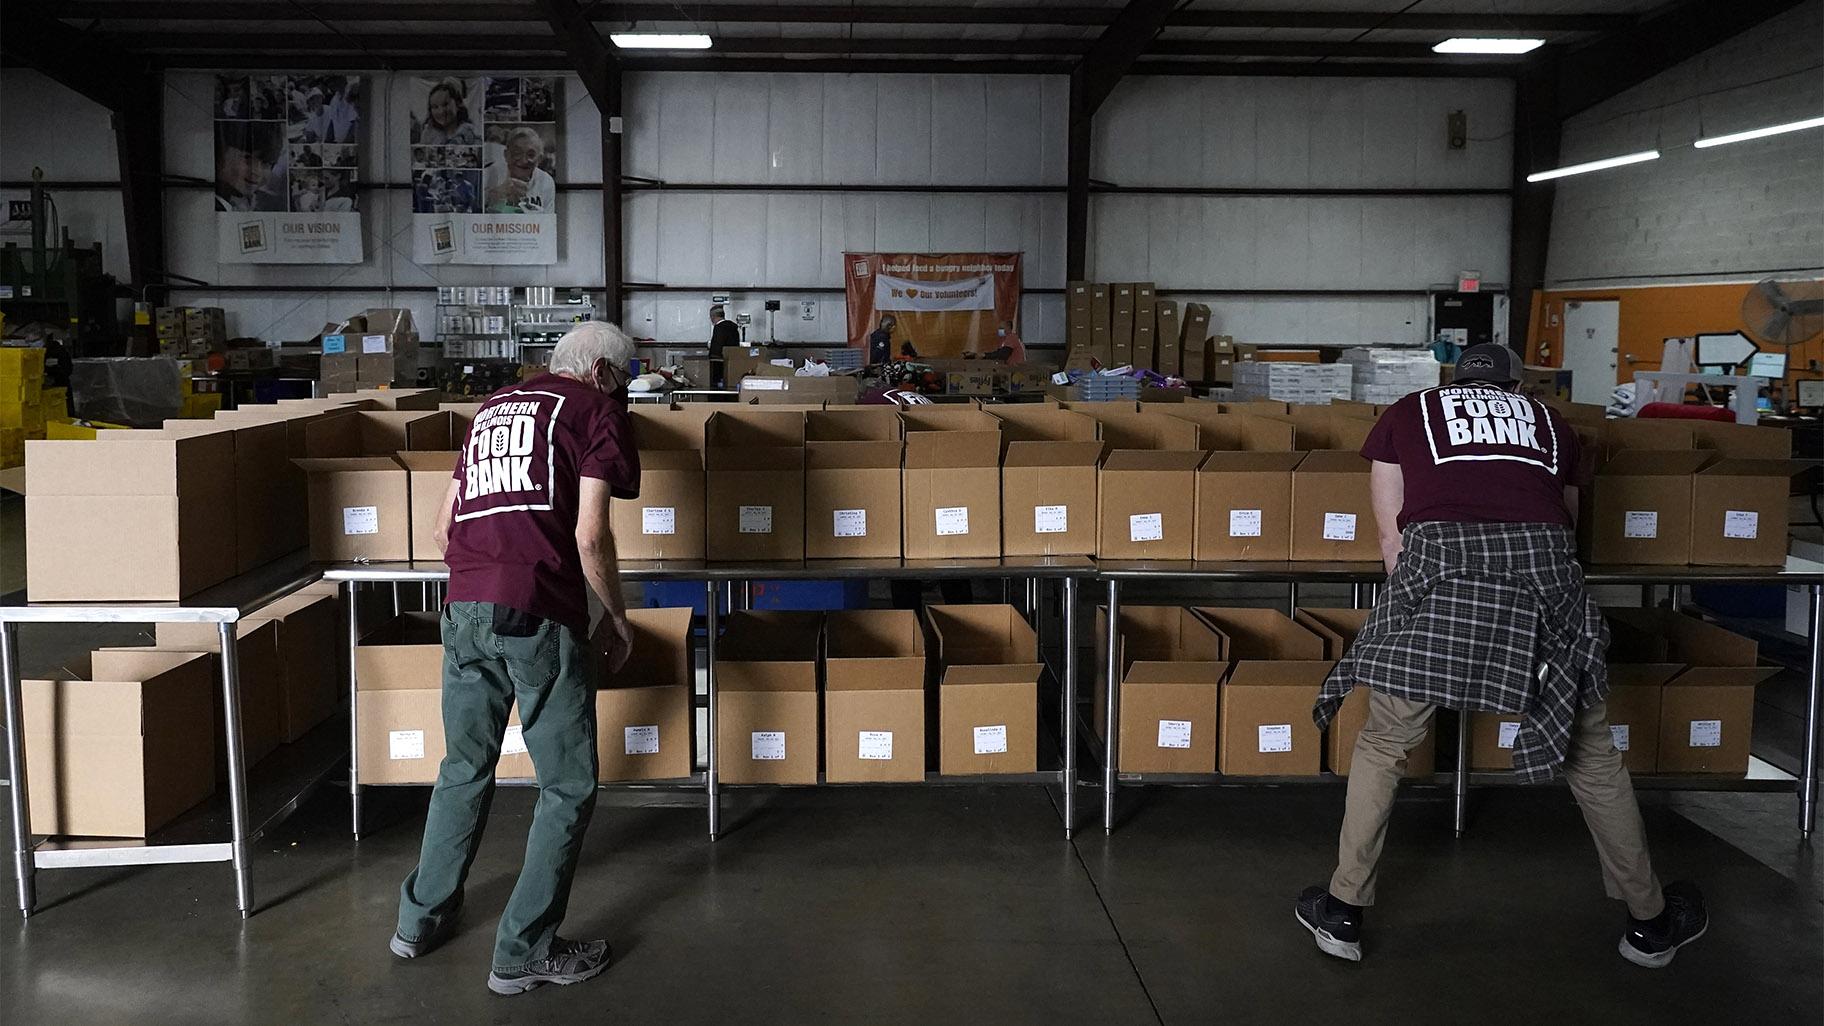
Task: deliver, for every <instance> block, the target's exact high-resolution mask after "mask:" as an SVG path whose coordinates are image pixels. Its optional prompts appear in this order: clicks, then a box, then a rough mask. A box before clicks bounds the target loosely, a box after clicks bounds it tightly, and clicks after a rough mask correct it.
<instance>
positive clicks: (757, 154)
mask: <svg viewBox="0 0 1824 1026" xmlns="http://www.w3.org/2000/svg"><path fill="white" fill-rule="evenodd" d="M770 77H771V76H768V75H757V74H731V75H720V76H717V79H716V83H715V88H716V93H715V126H716V127H715V173H714V175H713V176H712V178H711V180H712V181H717V182H735V183H752V182H764V181H768V180H769V179H770V178H771V174H772V169H771V167H770V165H771V163H772V161H771V160H770V159H769V148H770V145H771V129H770V128H769V127H768V110H769V108H770V107H771V90H770V87H769V83H768V79H769V78H770Z"/></svg>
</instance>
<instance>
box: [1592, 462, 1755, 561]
mask: <svg viewBox="0 0 1824 1026" xmlns="http://www.w3.org/2000/svg"><path fill="white" fill-rule="evenodd" d="M1709 459H1710V454H1709V453H1704V452H1695V451H1691V450H1624V451H1621V452H1618V453H1617V454H1616V455H1615V456H1614V457H1613V458H1612V459H1610V460H1609V461H1608V462H1607V463H1604V464H1602V465H1601V466H1600V467H1598V468H1597V470H1596V479H1595V480H1594V481H1593V482H1591V485H1590V487H1589V488H1588V489H1587V490H1586V492H1587V494H1588V498H1587V499H1585V500H1584V509H1583V513H1582V515H1581V516H1579V517H1578V522H1577V527H1578V534H1579V536H1580V540H1581V541H1582V543H1583V554H1584V558H1586V559H1588V560H1589V561H1590V562H1592V563H1621V564H1629V565H1648V566H1665V565H1671V566H1681V565H1684V564H1686V563H1689V562H1690V561H1691V514H1692V508H1691V506H1692V492H1693V486H1692V485H1693V479H1692V475H1693V474H1695V473H1696V472H1697V470H1698V468H1699V467H1702V466H1703V465H1704V463H1705V462H1706V461H1708V460H1709ZM1782 501H1784V500H1782ZM1719 519H1720V518H1719Z"/></svg>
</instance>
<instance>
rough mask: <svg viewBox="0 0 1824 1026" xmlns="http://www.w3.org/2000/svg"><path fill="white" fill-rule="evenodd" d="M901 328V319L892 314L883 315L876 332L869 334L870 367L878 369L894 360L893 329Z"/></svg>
mask: <svg viewBox="0 0 1824 1026" xmlns="http://www.w3.org/2000/svg"><path fill="white" fill-rule="evenodd" d="M897 327H899V319H898V318H896V317H894V316H893V315H892V314H881V315H880V321H879V323H878V324H877V325H876V326H875V328H874V330H873V331H871V332H869V333H868V366H870V367H878V366H880V365H881V364H883V363H891V362H892V360H893V329H894V328H897Z"/></svg>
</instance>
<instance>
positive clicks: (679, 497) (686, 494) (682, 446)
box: [608, 403, 713, 559]
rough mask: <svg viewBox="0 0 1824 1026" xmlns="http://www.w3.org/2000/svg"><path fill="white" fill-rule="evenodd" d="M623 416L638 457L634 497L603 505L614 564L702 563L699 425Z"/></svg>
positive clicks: (692, 419)
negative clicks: (630, 561) (648, 561)
mask: <svg viewBox="0 0 1824 1026" xmlns="http://www.w3.org/2000/svg"><path fill="white" fill-rule="evenodd" d="M703 405H704V406H709V405H710V404H709V403H704V404H703ZM712 412H713V411H712ZM627 413H628V416H629V417H630V418H631V420H632V422H633V441H634V446H635V448H637V449H638V450H639V453H640V496H639V498H637V499H610V500H609V502H608V520H609V525H610V527H611V528H612V529H613V531H614V542H615V547H616V549H617V550H618V554H619V556H620V558H622V559H702V558H704V552H705V549H704V533H703V514H704V503H703V486H704V478H703V427H704V424H703V421H702V420H701V419H700V418H698V417H697V416H696V415H695V414H694V413H693V412H690V411H684V410H665V409H650V408H648V407H646V406H644V405H636V406H634V407H633V408H631V409H629V410H628V411H627Z"/></svg>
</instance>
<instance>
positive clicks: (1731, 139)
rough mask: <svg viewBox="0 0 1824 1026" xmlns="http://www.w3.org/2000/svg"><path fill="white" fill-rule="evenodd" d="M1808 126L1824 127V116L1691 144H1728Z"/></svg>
mask: <svg viewBox="0 0 1824 1026" xmlns="http://www.w3.org/2000/svg"><path fill="white" fill-rule="evenodd" d="M1807 128H1824V118H1806V119H1805V120H1804V121H1789V122H1787V123H1786V124H1784V125H1768V126H1767V127H1766V128H1756V129H1753V130H1752V131H1747V132H1737V133H1735V134H1734V135H1715V136H1711V137H1710V138H1708V139H1699V140H1698V141H1696V142H1694V143H1692V144H1691V145H1693V146H1695V147H1697V148H1698V149H1700V150H1701V149H1703V148H1705V147H1706V146H1726V145H1728V144H1729V143H1736V142H1747V141H1748V140H1750V139H1765V138H1766V137H1768V136H1770V135H1784V134H1785V133H1787V132H1798V131H1802V130H1804V129H1807Z"/></svg>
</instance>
